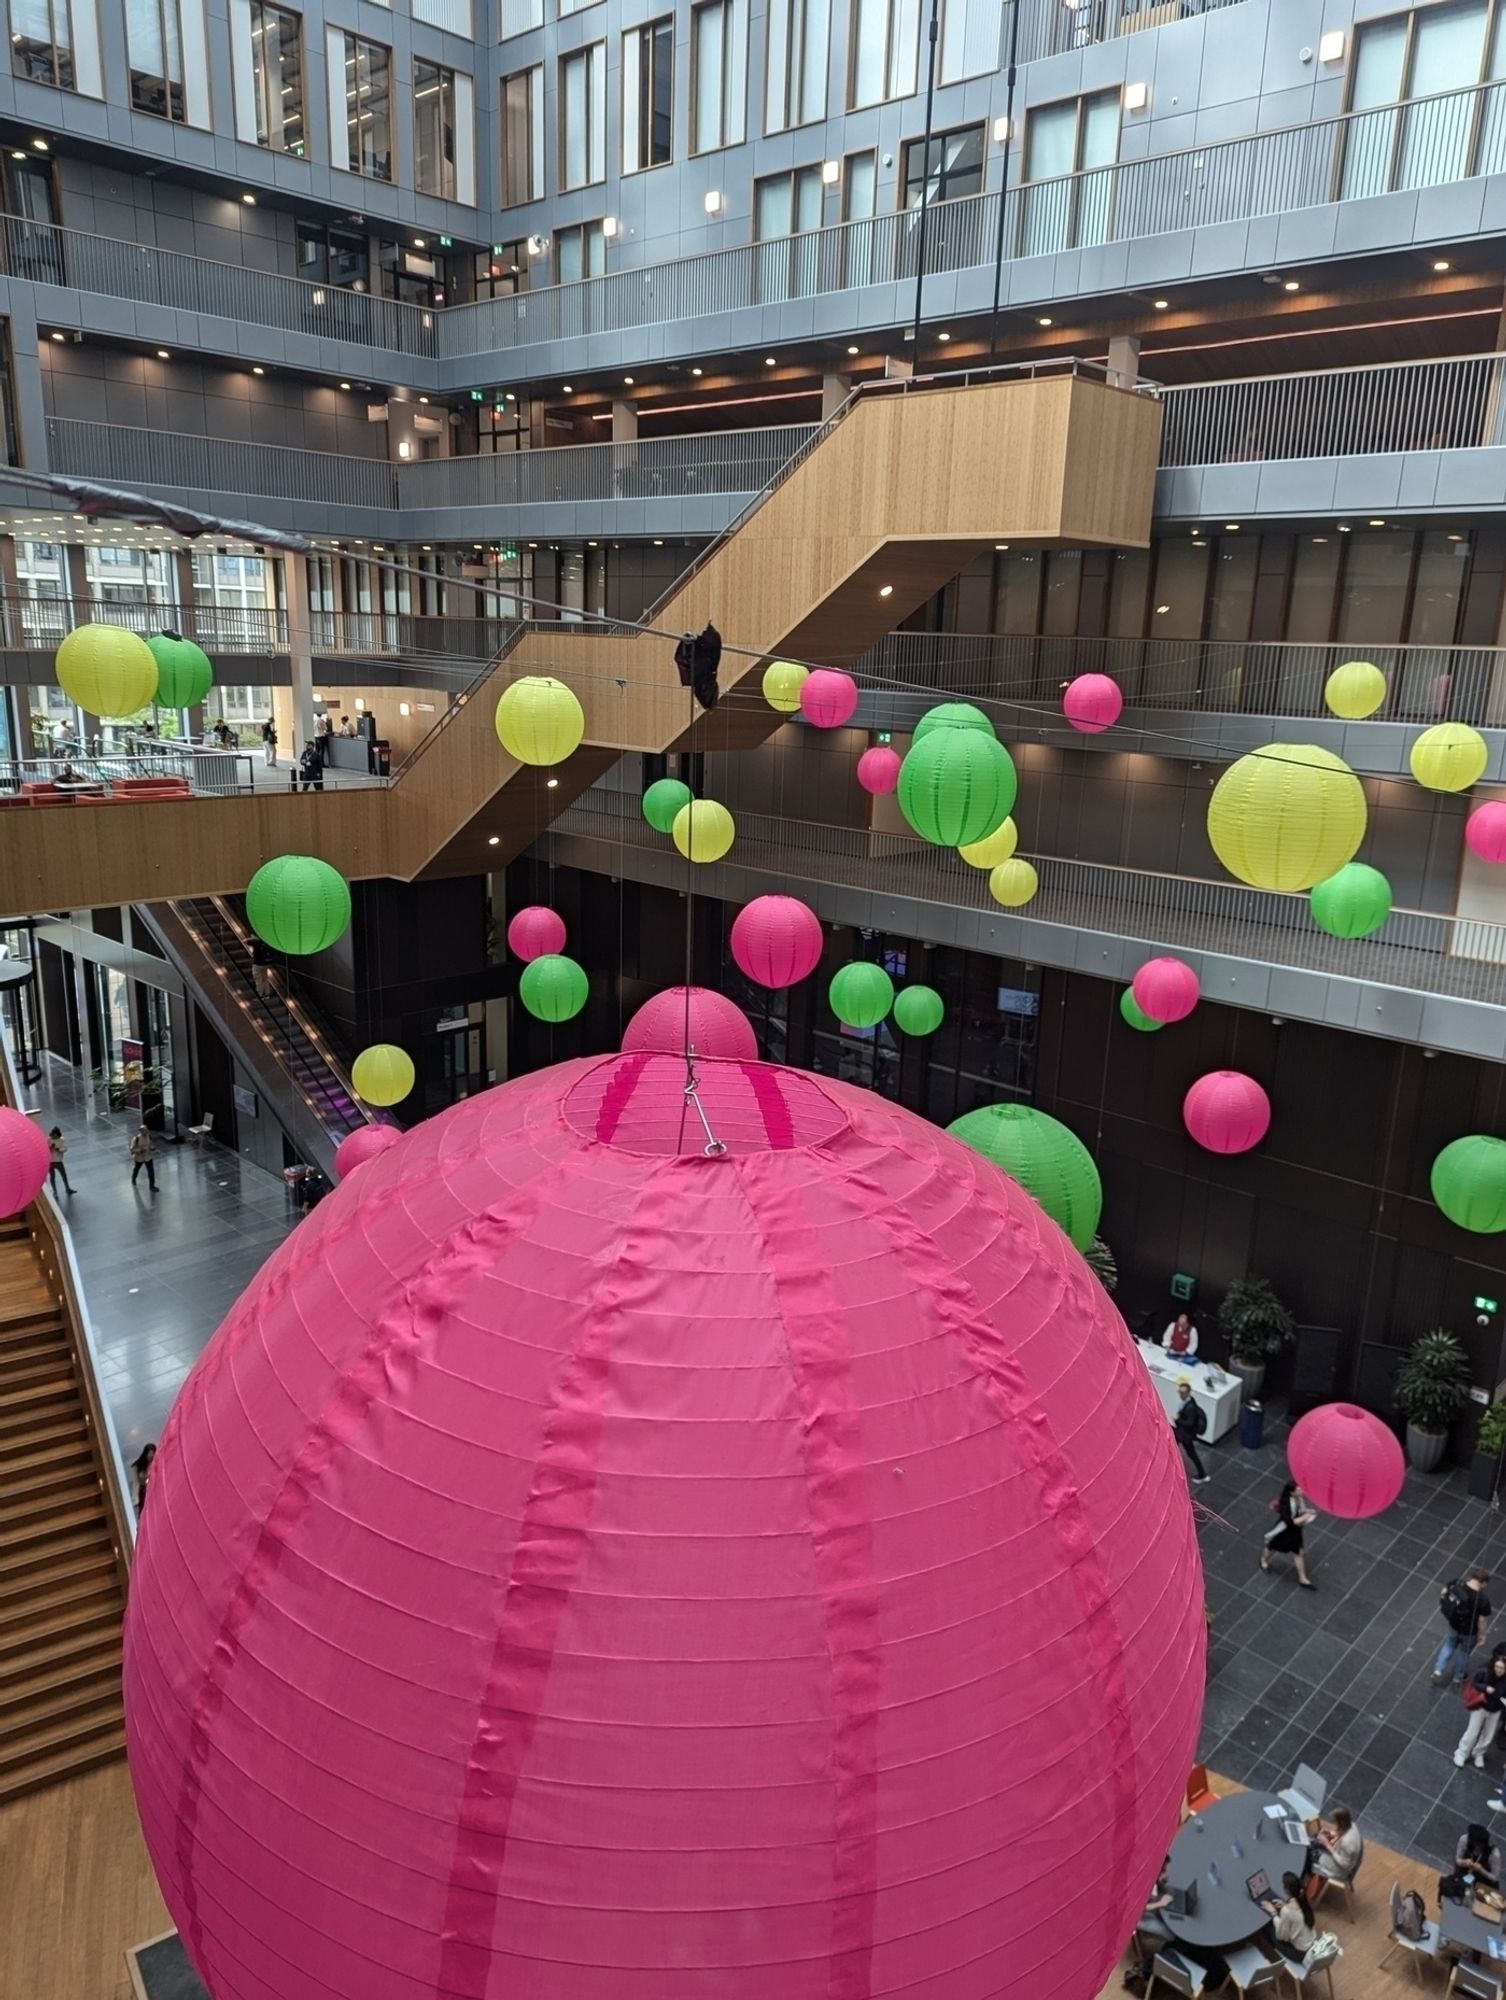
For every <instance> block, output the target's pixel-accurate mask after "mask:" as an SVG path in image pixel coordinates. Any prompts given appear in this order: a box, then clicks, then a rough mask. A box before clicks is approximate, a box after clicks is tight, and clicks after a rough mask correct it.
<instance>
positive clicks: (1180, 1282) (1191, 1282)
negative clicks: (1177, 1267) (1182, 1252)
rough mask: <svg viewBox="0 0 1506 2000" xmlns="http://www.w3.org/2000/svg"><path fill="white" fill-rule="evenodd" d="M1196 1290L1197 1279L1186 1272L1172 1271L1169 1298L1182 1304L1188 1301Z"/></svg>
mask: <svg viewBox="0 0 1506 2000" xmlns="http://www.w3.org/2000/svg"><path fill="white" fill-rule="evenodd" d="M1196 1290H1197V1279H1196V1278H1194V1277H1193V1276H1192V1275H1191V1274H1190V1273H1189V1272H1187V1271H1173V1272H1172V1274H1171V1296H1172V1297H1173V1298H1174V1299H1181V1300H1183V1301H1184V1302H1185V1301H1187V1300H1190V1299H1191V1297H1192V1295H1193V1293H1194V1292H1195V1291H1196Z"/></svg>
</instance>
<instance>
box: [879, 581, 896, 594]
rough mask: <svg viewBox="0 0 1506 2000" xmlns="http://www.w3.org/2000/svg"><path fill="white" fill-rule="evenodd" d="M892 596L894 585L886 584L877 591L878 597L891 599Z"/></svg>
mask: <svg viewBox="0 0 1506 2000" xmlns="http://www.w3.org/2000/svg"><path fill="white" fill-rule="evenodd" d="M893 595H894V585H893V584H892V583H886V584H883V585H882V586H881V587H880V589H879V596H880V597H892V596H893Z"/></svg>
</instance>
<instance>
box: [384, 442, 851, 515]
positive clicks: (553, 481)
mask: <svg viewBox="0 0 1506 2000" xmlns="http://www.w3.org/2000/svg"><path fill="white" fill-rule="evenodd" d="M816 428H817V426H816V425H814V424H781V425H776V426H773V427H770V428H768V429H763V430H744V431H707V432H699V433H696V434H694V435H691V436H688V437H668V438H643V439H639V440H637V441H636V442H634V443H631V444H607V443H602V444H576V445H559V446H555V447H551V448H546V449H543V450H535V451H515V452H505V453H493V454H488V455H486V456H467V457H463V458H431V459H425V460H423V461H422V462H420V463H419V464H417V465H403V466H400V467H399V468H398V475H397V498H398V504H399V505H400V506H402V507H519V506H544V505H547V504H549V503H550V502H553V501H580V500H586V501H589V500H658V499H673V498H684V497H688V496H693V495H697V494H703V493H734V494H736V493H756V492H758V491H759V489H760V488H761V487H763V486H766V485H767V484H768V482H769V480H770V479H771V478H772V477H773V475H774V474H775V473H776V472H777V471H778V470H779V468H780V466H781V465H783V464H784V462H785V460H786V459H788V457H789V456H790V454H791V452H793V451H794V450H795V449H796V448H797V447H798V446H799V445H800V444H801V443H803V442H804V440H805V439H806V438H807V437H809V436H810V435H811V433H812V432H813V431H814V430H815V429H816Z"/></svg>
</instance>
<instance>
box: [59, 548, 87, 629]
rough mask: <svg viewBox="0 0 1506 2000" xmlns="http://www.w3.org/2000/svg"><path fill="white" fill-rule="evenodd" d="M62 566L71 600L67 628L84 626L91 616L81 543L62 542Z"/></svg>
mask: <svg viewBox="0 0 1506 2000" xmlns="http://www.w3.org/2000/svg"><path fill="white" fill-rule="evenodd" d="M63 564H64V574H65V575H66V576H67V579H68V595H69V597H70V598H71V599H72V600H73V608H72V610H71V611H70V613H69V618H68V623H69V626H70V628H71V627H72V626H74V625H86V624H87V623H88V622H89V619H90V617H91V615H92V614H91V612H90V611H89V609H88V604H89V563H88V558H87V556H86V554H85V551H84V546H83V544H82V543H81V542H64V544H63Z"/></svg>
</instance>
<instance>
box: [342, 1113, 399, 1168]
mask: <svg viewBox="0 0 1506 2000" xmlns="http://www.w3.org/2000/svg"><path fill="white" fill-rule="evenodd" d="M402 1136H403V1135H402V1133H401V1132H399V1131H398V1129H397V1127H396V1126H395V1125H358V1126H357V1127H356V1129H355V1131H354V1132H348V1133H347V1134H346V1135H345V1137H344V1138H343V1139H342V1140H341V1141H340V1143H339V1145H338V1146H336V1148H335V1178H336V1180H342V1181H343V1180H344V1179H345V1178H346V1176H347V1175H348V1174H353V1173H354V1172H355V1170H356V1168H357V1167H359V1166H362V1165H364V1163H365V1162H366V1161H367V1160H374V1159H375V1158H376V1156H377V1154H378V1153H385V1152H386V1150H387V1148H388V1147H389V1146H395V1145H396V1144H397V1142H398V1140H399V1139H400V1138H401V1137H402Z"/></svg>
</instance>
